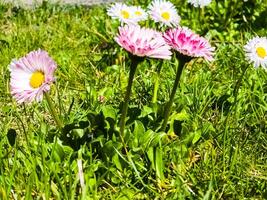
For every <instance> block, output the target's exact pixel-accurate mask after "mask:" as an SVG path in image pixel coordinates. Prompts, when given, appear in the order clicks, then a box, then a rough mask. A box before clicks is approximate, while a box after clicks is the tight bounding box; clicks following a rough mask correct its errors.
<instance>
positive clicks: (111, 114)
mask: <svg viewBox="0 0 267 200" xmlns="http://www.w3.org/2000/svg"><path fill="white" fill-rule="evenodd" d="M102 112H103V115H104V116H105V118H111V119H114V120H116V110H115V109H114V108H113V107H112V106H110V105H107V106H103V107H102Z"/></svg>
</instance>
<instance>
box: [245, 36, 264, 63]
mask: <svg viewBox="0 0 267 200" xmlns="http://www.w3.org/2000/svg"><path fill="white" fill-rule="evenodd" d="M244 49H245V52H246V56H247V59H248V60H249V61H250V62H251V63H253V64H254V66H255V67H259V66H260V65H261V66H262V67H265V68H267V38H266V37H254V38H252V39H251V40H249V41H248V42H247V44H246V45H245V46H244Z"/></svg>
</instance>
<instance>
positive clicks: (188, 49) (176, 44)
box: [163, 27, 214, 61]
mask: <svg viewBox="0 0 267 200" xmlns="http://www.w3.org/2000/svg"><path fill="white" fill-rule="evenodd" d="M163 37H164V39H165V41H166V42H167V44H169V45H170V46H171V47H172V48H173V49H175V50H176V51H178V52H179V53H181V54H183V55H187V56H189V57H203V58H205V59H206V60H208V61H211V60H213V54H214V53H213V52H214V47H211V45H210V43H209V42H208V41H207V40H206V39H205V38H203V37H200V36H199V35H197V34H195V33H193V32H192V31H191V30H190V29H188V28H186V27H177V28H173V29H169V30H167V31H166V32H165V33H164V34H163Z"/></svg>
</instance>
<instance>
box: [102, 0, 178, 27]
mask: <svg viewBox="0 0 267 200" xmlns="http://www.w3.org/2000/svg"><path fill="white" fill-rule="evenodd" d="M107 13H108V15H109V16H111V17H112V18H113V19H119V21H120V22H121V23H124V24H138V22H140V21H144V20H147V19H148V16H150V18H151V19H152V20H154V21H155V22H159V23H161V25H166V26H177V25H178V24H179V22H180V16H179V15H178V13H177V11H176V9H175V6H174V5H173V4H172V3H171V2H169V1H165V0H154V1H153V2H152V3H151V4H150V5H149V6H148V8H147V11H145V10H144V9H142V8H141V7H140V6H128V5H126V4H123V3H115V4H113V5H112V6H111V7H110V8H109V9H108V12H107Z"/></svg>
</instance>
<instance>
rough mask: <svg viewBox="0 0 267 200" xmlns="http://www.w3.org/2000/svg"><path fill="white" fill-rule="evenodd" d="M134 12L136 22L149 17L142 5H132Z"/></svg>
mask: <svg viewBox="0 0 267 200" xmlns="http://www.w3.org/2000/svg"><path fill="white" fill-rule="evenodd" d="M130 8H131V10H132V13H133V18H134V19H135V21H136V22H139V21H144V20H146V19H147V13H146V11H144V10H143V9H142V8H141V7H140V6H131V7H130Z"/></svg>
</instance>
